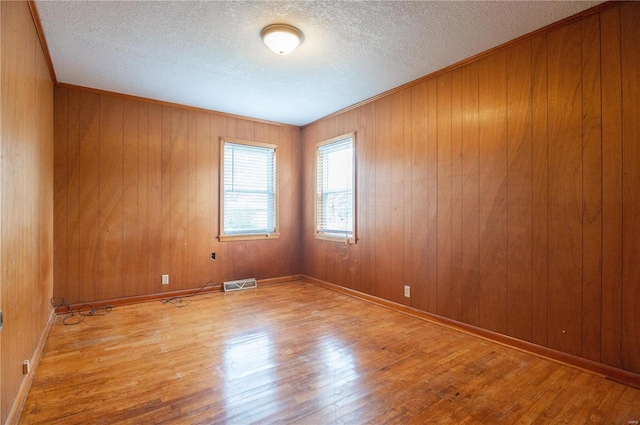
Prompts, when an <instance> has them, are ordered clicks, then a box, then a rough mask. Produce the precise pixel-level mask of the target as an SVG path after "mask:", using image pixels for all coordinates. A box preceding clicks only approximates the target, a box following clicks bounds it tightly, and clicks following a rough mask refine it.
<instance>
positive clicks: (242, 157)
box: [220, 139, 279, 241]
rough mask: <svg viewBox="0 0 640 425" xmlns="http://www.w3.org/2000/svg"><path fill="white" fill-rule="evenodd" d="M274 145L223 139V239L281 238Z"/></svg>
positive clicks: (221, 164) (221, 193)
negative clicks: (278, 230) (279, 232)
mask: <svg viewBox="0 0 640 425" xmlns="http://www.w3.org/2000/svg"><path fill="white" fill-rule="evenodd" d="M276 149H277V147H276V146H275V145H269V144H266V143H258V142H247V141H241V140H231V139H222V140H221V155H220V157H221V161H220V178H221V182H220V229H221V231H220V240H221V241H224V240H233V239H262V238H268V237H278V236H279V235H278V233H277V229H278V227H277V226H278V217H277V196H276V174H277V173H276Z"/></svg>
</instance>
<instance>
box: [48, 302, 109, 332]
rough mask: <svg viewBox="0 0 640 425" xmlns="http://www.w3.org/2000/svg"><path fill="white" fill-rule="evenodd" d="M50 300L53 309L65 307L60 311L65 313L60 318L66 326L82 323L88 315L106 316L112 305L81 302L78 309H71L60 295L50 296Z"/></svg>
mask: <svg viewBox="0 0 640 425" xmlns="http://www.w3.org/2000/svg"><path fill="white" fill-rule="evenodd" d="M50 302H51V305H52V306H53V308H55V309H57V308H58V307H67V309H68V311H67V312H66V313H62V314H66V315H67V316H66V317H65V318H64V319H62V323H63V324H65V325H67V326H69V325H77V324H78V323H82V322H84V319H86V318H87V317H90V316H106V315H107V314H109V313H111V311H112V310H113V306H112V305H105V306H102V307H93V306H91V304H82V305H81V306H80V307H78V310H76V311H73V308H71V305H70V304H69V303H68V302H67V300H65V299H64V298H62V297H53V298H51V301H50Z"/></svg>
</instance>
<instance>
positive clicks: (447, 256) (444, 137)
mask: <svg viewBox="0 0 640 425" xmlns="http://www.w3.org/2000/svg"><path fill="white" fill-rule="evenodd" d="M437 84H438V88H437V102H438V107H437V116H438V118H437V122H438V127H437V132H438V178H437V182H438V188H437V191H438V209H437V222H438V227H437V234H436V238H437V240H438V256H437V258H438V260H437V261H438V263H437V266H436V267H437V276H438V277H437V305H436V312H437V314H439V315H441V316H444V317H451V285H452V275H451V273H452V271H451V216H452V211H451V203H452V193H451V73H446V74H442V75H440V76H438V77H437Z"/></svg>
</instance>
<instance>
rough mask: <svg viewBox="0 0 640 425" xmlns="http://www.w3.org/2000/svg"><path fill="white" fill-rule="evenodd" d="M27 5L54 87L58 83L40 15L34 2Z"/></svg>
mask: <svg viewBox="0 0 640 425" xmlns="http://www.w3.org/2000/svg"><path fill="white" fill-rule="evenodd" d="M27 4H28V5H29V11H31V17H32V18H33V25H34V26H35V27H36V32H37V33H38V39H39V40H40V46H41V47H42V52H43V53H44V58H45V60H46V61H47V68H49V75H51V80H52V82H53V84H54V85H55V84H56V83H57V82H58V79H57V78H56V70H55V69H54V67H53V61H52V60H51V54H50V53H49V45H48V44H47V39H46V37H45V36H44V30H43V29H42V22H41V21H40V14H39V13H38V7H37V6H36V3H35V0H27Z"/></svg>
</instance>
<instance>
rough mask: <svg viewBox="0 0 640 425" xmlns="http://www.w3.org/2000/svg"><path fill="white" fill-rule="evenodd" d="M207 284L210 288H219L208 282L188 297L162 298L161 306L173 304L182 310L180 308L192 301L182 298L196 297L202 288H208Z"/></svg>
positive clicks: (212, 282)
mask: <svg viewBox="0 0 640 425" xmlns="http://www.w3.org/2000/svg"><path fill="white" fill-rule="evenodd" d="M209 284H211V287H212V288H215V287H219V286H220V285H219V284H218V285H216V284H215V282H214V281H212V280H210V281H208V282H207V283H205V284H204V285H202V287H200V289H198V290H197V291H196V292H194V293H193V294H190V295H182V296H176V297H171V298H163V299H162V300H161V301H162V304H173V305H174V306H175V307H178V308H182V307H186V306H188V305H189V304H191V301H192V300H187V301H184V300H183V298H191V297H195V296H196V295H198V294H199V293H200V292H202V291H203V290H204V288H206V287H207V286H209Z"/></svg>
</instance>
